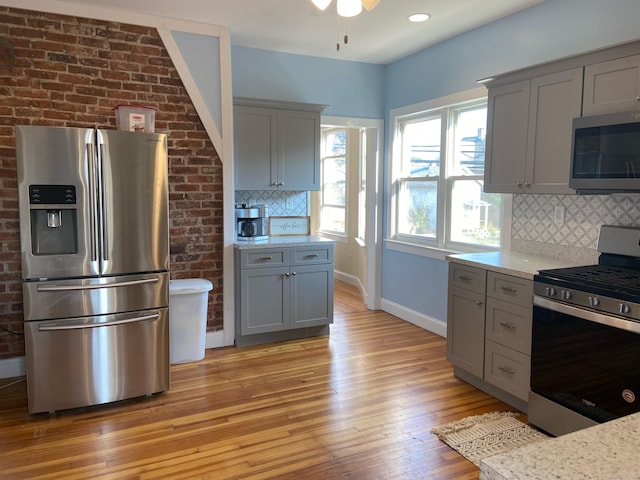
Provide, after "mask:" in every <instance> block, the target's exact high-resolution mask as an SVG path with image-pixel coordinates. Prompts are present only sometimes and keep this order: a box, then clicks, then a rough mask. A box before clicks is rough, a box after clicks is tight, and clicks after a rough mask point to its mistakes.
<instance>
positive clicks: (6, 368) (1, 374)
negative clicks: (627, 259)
mask: <svg viewBox="0 0 640 480" xmlns="http://www.w3.org/2000/svg"><path fill="white" fill-rule="evenodd" d="M26 373H27V367H26V364H25V359H24V357H13V358H4V359H2V360H0V378H12V377H21V376H23V375H26Z"/></svg>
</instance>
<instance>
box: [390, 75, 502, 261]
mask: <svg viewBox="0 0 640 480" xmlns="http://www.w3.org/2000/svg"><path fill="white" fill-rule="evenodd" d="M482 104H484V105H486V104H487V91H486V89H485V88H484V87H479V88H475V89H472V90H467V91H465V92H460V93H456V94H453V95H448V96H446V97H441V98H437V99H434V100H430V101H426V102H421V103H418V104H414V105H409V106H406V107H401V108H397V109H393V110H391V112H390V115H389V120H390V122H389V124H390V128H389V145H390V149H389V156H390V168H389V172H390V175H389V180H388V183H387V186H388V192H389V197H388V201H387V205H386V208H387V212H388V216H387V217H388V219H389V221H388V222H387V226H386V239H385V245H386V246H387V248H390V249H392V250H399V251H403V252H407V253H412V254H418V255H423V256H428V257H433V258H440V259H444V258H445V256H446V255H447V254H449V253H459V252H482V251H492V250H499V249H500V248H501V246H504V245H505V243H506V242H505V235H506V234H507V231H506V230H508V229H505V226H506V225H507V223H506V222H507V219H506V218H505V211H506V208H507V206H508V205H510V196H509V195H503V196H502V198H503V201H502V212H501V217H502V225H501V238H500V241H501V246H483V245H479V244H468V243H462V242H453V241H451V239H450V238H449V236H450V231H451V217H450V213H449V212H451V210H452V205H451V202H452V188H453V185H454V182H455V181H456V180H460V179H462V180H473V179H474V178H475V179H479V180H484V178H483V175H451V176H447V172H448V170H449V169H450V168H451V167H452V163H453V160H452V159H451V158H449V155H448V154H447V152H448V151H450V150H451V149H452V148H453V142H454V139H453V138H451V139H448V138H447V131H448V130H449V128H450V127H451V125H452V123H453V122H454V116H453V115H451V112H455V111H461V110H464V109H466V108H473V107H475V106H478V105H482ZM440 113H442V115H441V118H442V123H441V125H442V127H443V128H442V129H441V135H442V138H441V150H440V152H441V162H440V171H439V175H438V179H437V181H438V193H437V197H436V201H437V214H436V216H437V225H436V229H435V238H425V237H424V236H422V235H420V236H418V235H409V234H406V233H398V220H399V211H398V209H399V197H398V196H399V194H400V183H399V182H398V180H399V179H401V178H405V177H401V176H400V175H401V169H402V161H403V159H402V141H401V140H402V137H401V127H402V125H404V124H406V123H407V122H411V121H418V120H423V119H428V118H429V117H430V116H434V115H438V114H440ZM429 178H434V177H429ZM406 179H413V180H421V179H423V177H406ZM505 197H508V199H507V198H505Z"/></svg>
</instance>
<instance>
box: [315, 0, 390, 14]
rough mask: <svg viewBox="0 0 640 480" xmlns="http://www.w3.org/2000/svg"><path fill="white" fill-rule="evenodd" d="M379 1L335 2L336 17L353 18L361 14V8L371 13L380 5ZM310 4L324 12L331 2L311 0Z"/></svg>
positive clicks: (347, 0)
mask: <svg viewBox="0 0 640 480" xmlns="http://www.w3.org/2000/svg"><path fill="white" fill-rule="evenodd" d="M380 1H381V0H336V7H337V9H338V15H340V16H341V17H355V16H356V15H358V14H359V13H360V12H362V7H364V8H366V9H367V11H371V10H373V9H374V8H376V6H377V5H378V4H379V3H380ZM311 2H312V3H313V4H314V5H315V6H316V7H317V8H318V9H319V10H323V11H324V10H326V9H327V7H328V6H329V5H330V4H331V2H332V0H311Z"/></svg>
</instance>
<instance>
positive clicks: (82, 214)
mask: <svg viewBox="0 0 640 480" xmlns="http://www.w3.org/2000/svg"><path fill="white" fill-rule="evenodd" d="M16 151H17V171H18V188H19V205H20V235H21V237H20V240H21V247H22V279H23V303H24V322H25V323H24V327H25V328H24V330H25V353H26V367H27V393H28V403H29V412H30V413H36V412H46V411H48V412H52V411H55V410H62V409H68V408H76V407H82V406H88V405H96V404H102V403H107V402H113V401H116V400H122V399H126V398H131V397H137V396H142V395H150V394H153V393H156V392H161V391H164V390H166V389H168V388H169V381H170V379H169V368H170V364H169V361H170V360H169V316H168V305H169V278H168V276H169V274H168V267H169V234H168V186H167V154H166V136H165V135H164V134H155V133H139V132H135V133H134V132H124V131H118V130H96V129H85V128H66V127H43V126H16Z"/></svg>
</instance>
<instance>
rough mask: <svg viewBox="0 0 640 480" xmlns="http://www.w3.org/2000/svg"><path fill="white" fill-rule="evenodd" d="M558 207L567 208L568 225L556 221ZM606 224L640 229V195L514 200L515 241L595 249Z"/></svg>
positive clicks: (522, 198)
mask: <svg viewBox="0 0 640 480" xmlns="http://www.w3.org/2000/svg"><path fill="white" fill-rule="evenodd" d="M556 206H561V207H564V209H565V215H564V222H558V223H556V222H554V214H555V207H556ZM605 224H606V225H625V226H636V227H640V194H615V195H535V194H526V195H524V194H523V195H514V197H513V219H512V225H511V229H512V231H511V237H512V239H514V240H520V241H531V242H541V243H545V244H552V245H561V246H568V247H580V248H588V249H594V250H595V248H596V246H597V243H598V234H599V233H600V226H601V225H605Z"/></svg>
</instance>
